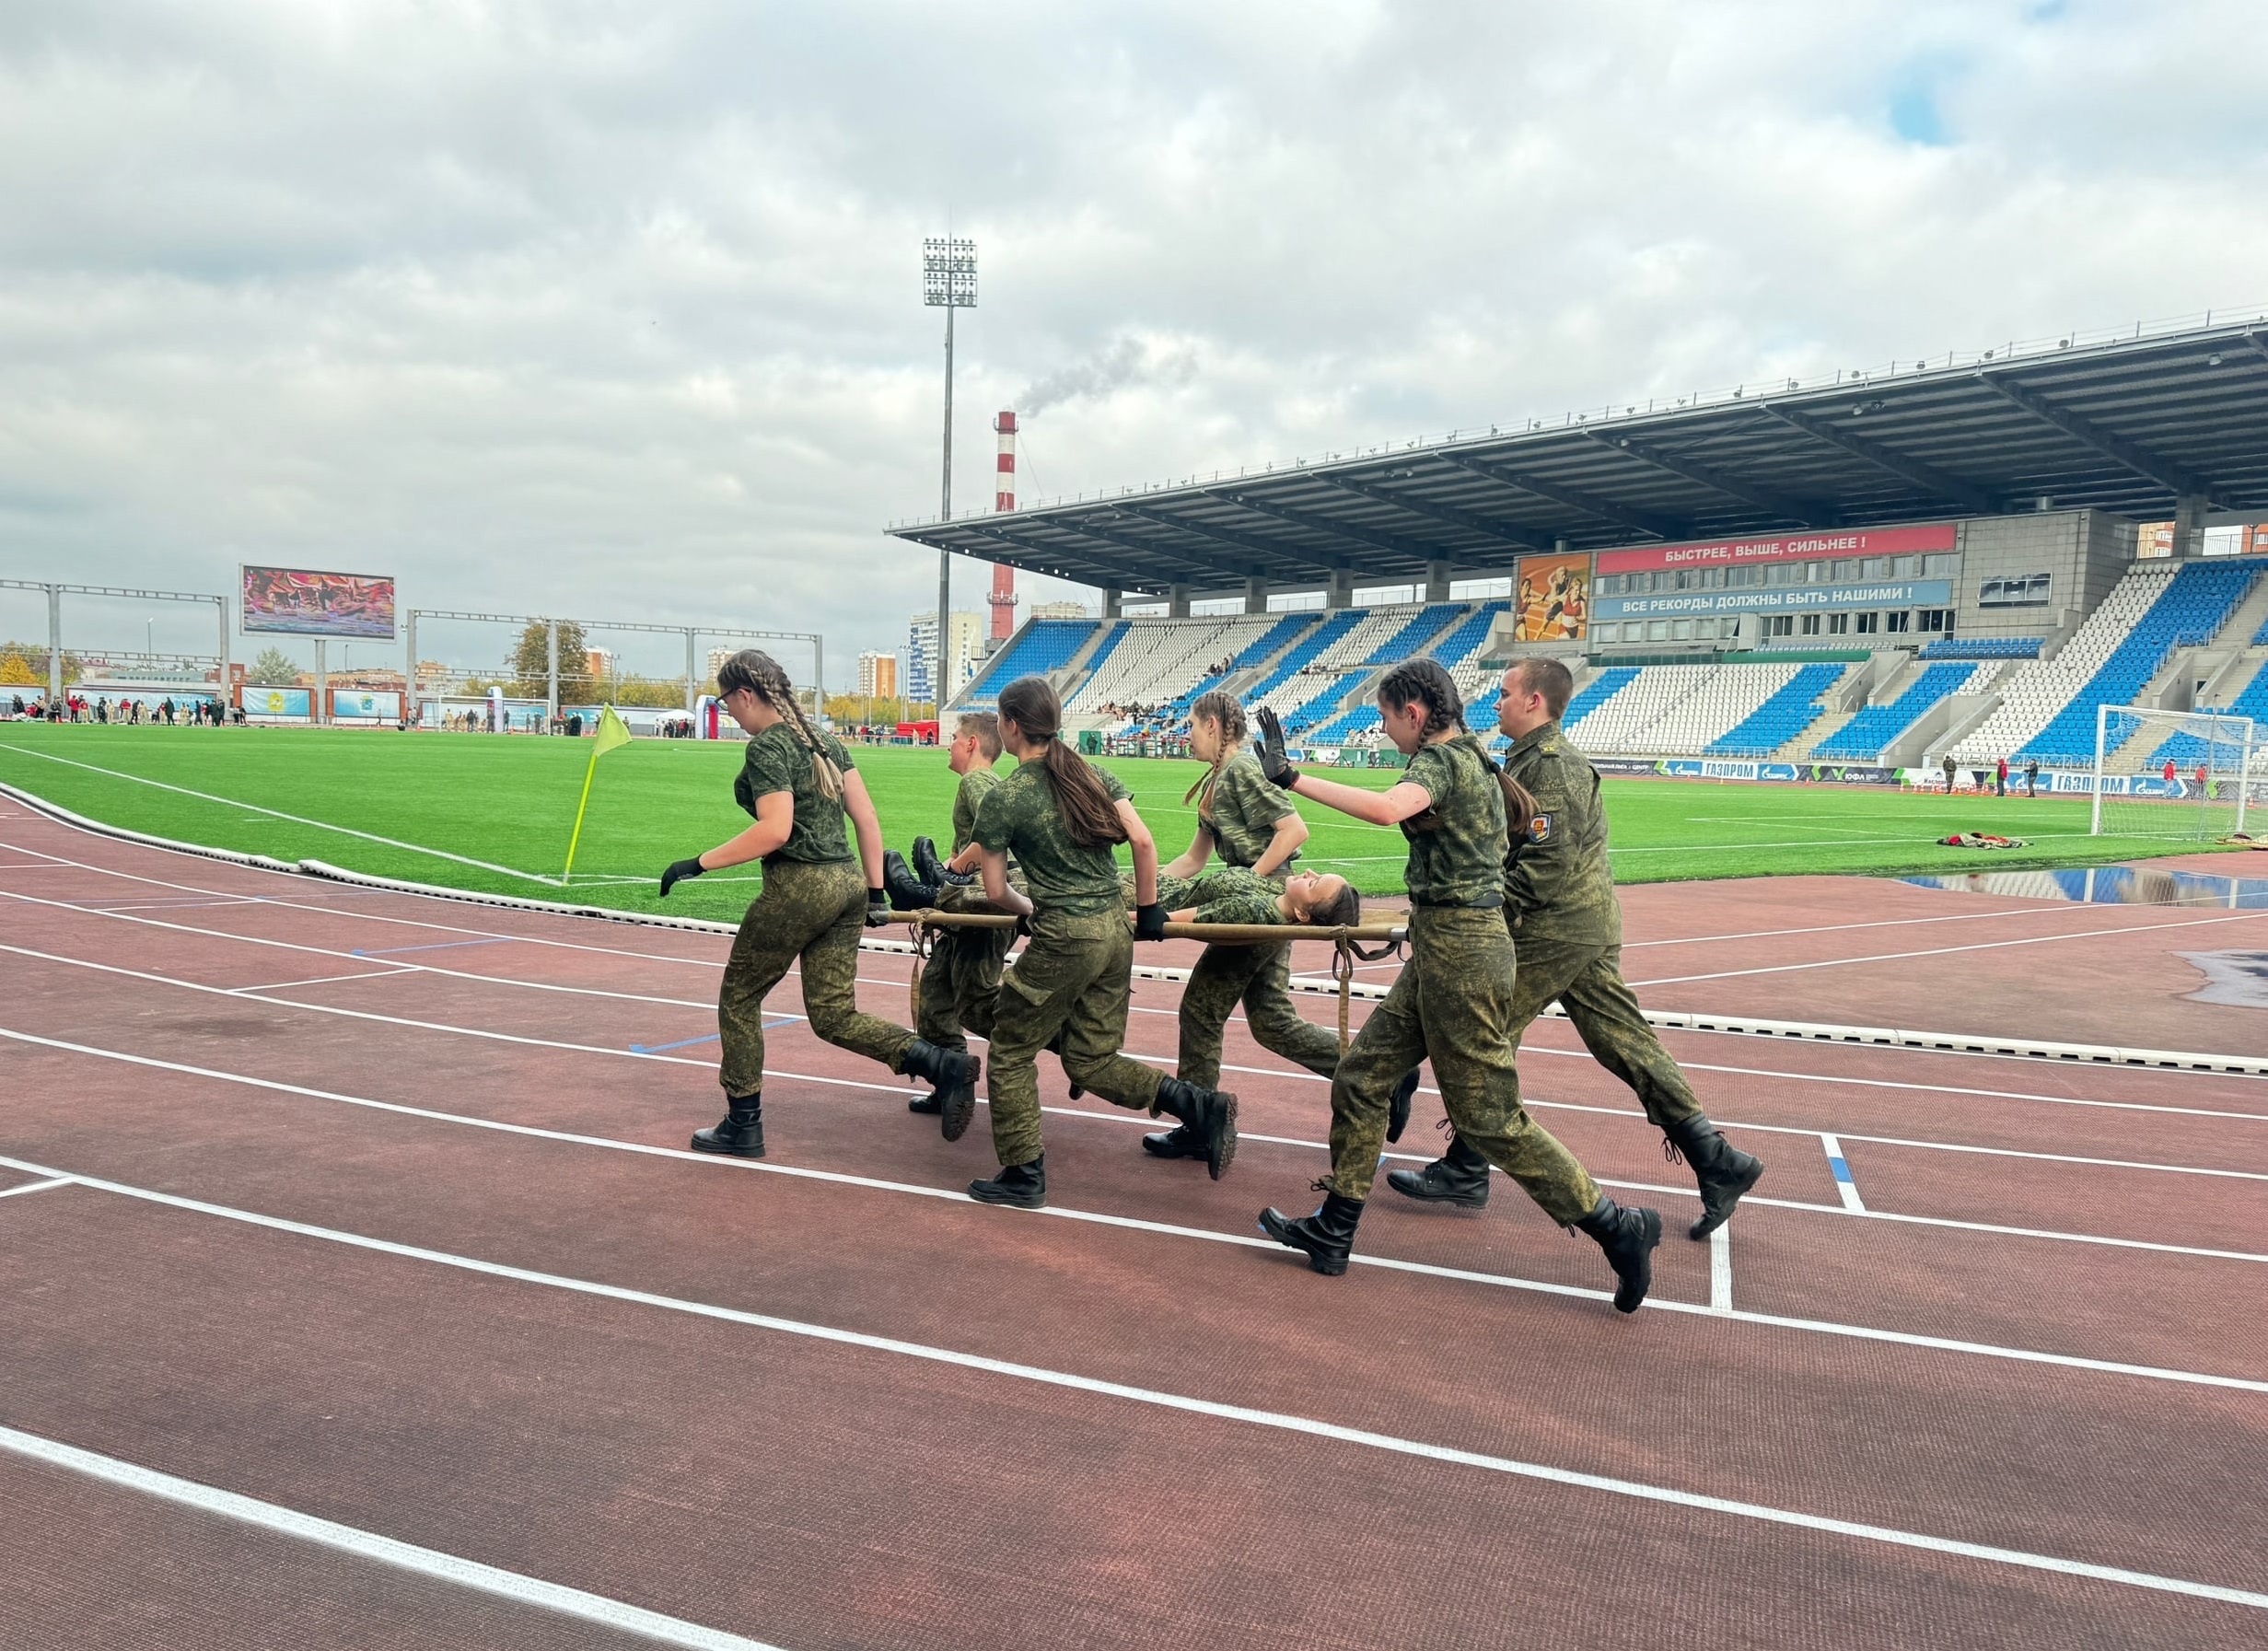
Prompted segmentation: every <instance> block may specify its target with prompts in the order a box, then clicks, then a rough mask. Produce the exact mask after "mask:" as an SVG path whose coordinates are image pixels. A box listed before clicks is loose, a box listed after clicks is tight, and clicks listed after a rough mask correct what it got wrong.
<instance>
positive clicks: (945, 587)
mask: <svg viewBox="0 0 2268 1651" xmlns="http://www.w3.org/2000/svg"><path fill="white" fill-rule="evenodd" d="M922 302H923V303H924V304H926V305H928V306H929V307H930V308H933V309H942V310H944V311H945V481H944V485H943V488H942V489H941V492H940V502H939V504H938V507H937V515H938V520H939V524H940V525H948V524H950V522H951V521H952V519H953V312H954V311H955V310H957V309H974V308H976V242H974V241H972V240H959V239H955V238H949V237H948V238H938V237H936V236H931V237H929V238H926V239H925V240H924V241H923V242H922ZM952 662H953V552H951V551H949V550H947V549H945V548H944V547H942V546H940V547H939V548H938V551H937V680H936V681H935V682H932V683H931V684H930V692H931V694H932V696H933V697H934V699H935V701H936V708H937V722H938V725H939V737H940V738H942V737H943V725H944V722H945V702H946V700H947V699H948V697H949V696H950V683H951V681H952V669H951V667H952Z"/></svg>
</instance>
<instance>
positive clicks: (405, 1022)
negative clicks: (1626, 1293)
mask: <svg viewBox="0 0 2268 1651" xmlns="http://www.w3.org/2000/svg"><path fill="white" fill-rule="evenodd" d="M0 952H6V953H13V954H15V955H16V956H17V957H25V958H32V959H38V960H40V961H42V962H48V963H60V964H62V965H64V967H66V968H72V969H86V970H92V971H96V972H98V973H101V974H115V975H122V976H125V977H126V978H128V979H130V980H138V981H146V982H150V983H152V984H154V985H161V986H174V987H178V988H179V989H180V990H181V991H184V992H204V993H209V994H215V995H217V996H222V997H235V998H238V1000H239V1001H241V1002H246V1003H263V1004H272V1005H273V1006H276V1007H278V1008H285V1009H300V1010H304V1011H305V1012H307V1013H308V1014H311V1015H336V1016H341V1017H344V1018H347V1019H350V1020H367V1021H373V1022H376V1023H378V1024H380V1025H385V1026H405V1027H411V1028H413V1029H417V1030H420V1031H430V1032H447V1033H450V1034H453V1035H455V1036H458V1037H463V1038H484V1039H487V1040H490V1041H494V1042H502V1043H517V1044H519V1045H521V1046H523V1047H526V1048H531V1049H558V1050H564V1051H566V1052H569V1053H574V1054H599V1055H608V1056H611V1057H615V1058H617V1059H622V1060H634V1061H659V1062H662V1063H663V1064H668V1065H673V1066H698V1067H700V1068H702V1069H703V1070H704V1071H708V1070H714V1068H715V1063H714V1062H712V1061H706V1060H700V1059H696V1058H693V1057H691V1056H686V1055H672V1054H658V1053H655V1052H651V1051H646V1050H637V1049H616V1048H606V1047H601V1046H599V1045H597V1044H590V1043H570V1042H566V1041H562V1040H560V1039H556V1038H537V1037H530V1036H525V1035H522V1034H518V1033H514V1032H499V1031H494V1030H491V1029H488V1028H486V1027H472V1026H457V1025H453V1024H451V1023H449V1022H447V1021H438V1020H418V1019H413V1018H412V1017H408V1016H403V1015H386V1014H380V1013H379V1012H378V1011H377V1010H373V1009H350V1008H345V1007H343V1006H340V1005H337V1004H319V1003H307V1002H304V1001H302V1000H300V999H297V998H289V997H273V996H269V995H266V994H262V993H259V992H255V991H253V990H251V989H250V988H245V987H238V988H229V987H224V986H209V985H206V984H204V982H201V981H185V980H181V979H180V978H178V977H177V976H174V975H169V974H154V973H151V972H149V971H145V970H139V969H128V968H125V967H123V966H122V965H120V964H116V963H97V962H93V961H91V960H89V959H85V958H67V957H63V956H60V955H58V954H56V953H53V952H43V951H35V950H33V949H32V948H29V947H22V946H8V945H5V944H0ZM403 967H404V968H414V967H417V966H416V965H404V966H403ZM1129 1053H1130V1055H1131V1056H1132V1058H1133V1059H1135V1060H1139V1061H1143V1062H1146V1063H1147V1064H1151V1065H1156V1066H1169V1065H1171V1064H1173V1063H1172V1061H1171V1059H1170V1058H1169V1057H1167V1056H1164V1055H1146V1054H1141V1053H1139V1052H1131V1051H1130V1052H1129ZM1235 1070H1248V1069H1246V1068H1236V1069H1235ZM781 1075H783V1076H799V1074H781ZM1280 1075H1282V1076H1287V1077H1306V1078H1308V1079H1311V1080H1313V1081H1314V1082H1317V1083H1322V1082H1326V1081H1328V1080H1326V1079H1323V1078H1320V1077H1318V1076H1317V1075H1315V1074H1313V1073H1310V1072H1304V1071H1300V1072H1286V1073H1283V1074H1280ZM809 1081H811V1082H814V1083H841V1082H844V1081H846V1080H843V1079H835V1078H822V1077H812V1078H810V1079H809ZM860 1087H865V1086H860ZM1418 1093H1419V1094H1421V1095H1433V1096H1436V1097H1437V1096H1438V1095H1439V1094H1440V1091H1439V1090H1438V1089H1432V1088H1421V1089H1420V1090H1419V1091H1418ZM1526 1105H1527V1106H1528V1107H1529V1109H1530V1110H1546V1109H1548V1110H1554V1111H1564V1112H1591V1113H1598V1114H1601V1115H1603V1116H1606V1117H1611V1118H1629V1117H1640V1116H1643V1114H1642V1113H1639V1112H1635V1111H1634V1110H1631V1109H1628V1108H1624V1107H1600V1106H1588V1105H1584V1104H1581V1103H1578V1102H1576V1101H1565V1100H1529V1101H1528V1102H1526ZM1718 1122H1719V1123H1720V1125H1722V1126H1724V1127H1727V1128H1732V1129H1745V1130H1755V1131H1760V1132H1762V1133H1764V1134H1784V1135H1816V1134H1819V1132H1818V1131H1817V1130H1815V1129H1803V1128H1798V1127H1796V1126H1793V1125H1789V1124H1776V1123H1744V1122H1738V1121H1735V1120H1732V1119H1720V1120H1719V1121H1718ZM1843 1134H1850V1132H1849V1131H1847V1130H1846V1131H1844V1132H1843ZM1850 1138H1851V1139H1852V1140H1854V1141H1867V1142H1872V1143H1875V1144H1877V1145H1886V1146H1909V1147H1915V1148H1918V1149H1921V1150H1925V1151H1931V1152H1965V1153H1973V1154H1977V1155H1981V1156H1983V1157H2011V1158H2027V1159H2032V1160H2036V1161H2040V1162H2045V1163H2055V1164H2080V1165H2086V1166H2088V1167H2090V1168H2104V1169H2149V1170H2158V1171H2160V1172H2163V1173H2166V1174H2170V1175H2203V1176H2212V1177H2219V1178H2222V1179H2226V1180H2260V1181H2268V1172H2262V1171H2256V1170H2250V1169H2211V1168H2198V1167H2193V1166H2190V1165H2185V1164H2151V1163H2142V1162H2138V1161H2134V1160H2130V1159H2124V1158H2093V1157H2075V1156H2072V1155H2070V1154H2064V1153H2052V1152H2024V1151H2019V1150H2018V1149H2017V1148H2014V1147H2007V1146H1971V1145H1965V1144H1962V1143H1960V1142H1952V1141H1916V1140H1909V1139H1905V1138H1902V1137H1900V1136H1895V1135H1860V1134H1850Z"/></svg>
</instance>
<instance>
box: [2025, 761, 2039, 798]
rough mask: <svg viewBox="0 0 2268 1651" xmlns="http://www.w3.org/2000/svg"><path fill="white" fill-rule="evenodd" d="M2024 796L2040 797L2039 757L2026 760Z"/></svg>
mask: <svg viewBox="0 0 2268 1651" xmlns="http://www.w3.org/2000/svg"><path fill="white" fill-rule="evenodd" d="M2024 795H2025V796H2039V795H2040V759H2039V758H2037V757H2027V758H2026V759H2025V760H2024Z"/></svg>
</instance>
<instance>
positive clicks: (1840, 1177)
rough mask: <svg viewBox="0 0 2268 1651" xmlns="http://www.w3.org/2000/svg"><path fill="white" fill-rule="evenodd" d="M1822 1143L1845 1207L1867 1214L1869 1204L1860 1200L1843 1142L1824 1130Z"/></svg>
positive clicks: (1829, 1170)
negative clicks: (1844, 1152) (1845, 1155)
mask: <svg viewBox="0 0 2268 1651" xmlns="http://www.w3.org/2000/svg"><path fill="white" fill-rule="evenodd" d="M1820 1145H1821V1146H1823V1147H1825V1148H1826V1149H1827V1168H1828V1172H1829V1173H1830V1174H1832V1176H1833V1177H1834V1178H1835V1191H1836V1192H1837V1193H1839V1194H1841V1196H1842V1199H1843V1208H1844V1209H1846V1210H1856V1211H1858V1212H1859V1213H1860V1214H1862V1215H1863V1214H1865V1212H1866V1208H1867V1206H1866V1204H1865V1203H1862V1202H1860V1199H1859V1196H1858V1182H1857V1180H1855V1179H1854V1178H1853V1176H1852V1174H1851V1165H1850V1160H1849V1159H1847V1158H1845V1157H1843V1143H1842V1142H1841V1141H1839V1140H1837V1139H1836V1138H1835V1137H1834V1136H1832V1135H1831V1134H1825V1133H1824V1132H1822V1133H1821V1134H1820Z"/></svg>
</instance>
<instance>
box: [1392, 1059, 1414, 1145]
mask: <svg viewBox="0 0 2268 1651" xmlns="http://www.w3.org/2000/svg"><path fill="white" fill-rule="evenodd" d="M1415 1099H1417V1068H1416V1067H1414V1066H1413V1067H1411V1068H1410V1070H1409V1071H1407V1072H1405V1073H1403V1074H1402V1081H1401V1082H1400V1083H1398V1084H1396V1085H1395V1086H1394V1099H1393V1102H1392V1104H1391V1105H1390V1106H1389V1107H1388V1108H1387V1110H1386V1138H1387V1139H1388V1140H1389V1141H1399V1140H1401V1139H1402V1131H1403V1130H1405V1129H1408V1128H1409V1127H1410V1103H1411V1102H1412V1101H1413V1100H1415Z"/></svg>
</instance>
